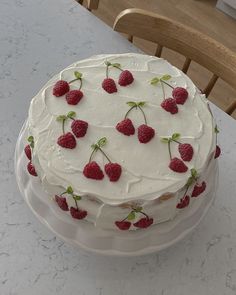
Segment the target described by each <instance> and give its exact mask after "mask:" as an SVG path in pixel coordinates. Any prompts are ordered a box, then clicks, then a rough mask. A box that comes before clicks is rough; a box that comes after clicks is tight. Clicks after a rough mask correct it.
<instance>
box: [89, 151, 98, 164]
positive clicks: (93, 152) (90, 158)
mask: <svg viewBox="0 0 236 295" xmlns="http://www.w3.org/2000/svg"><path fill="white" fill-rule="evenodd" d="M97 149H98V148H97V147H95V148H94V149H93V151H92V153H91V155H90V157H89V163H90V162H91V160H92V157H93V155H94V154H95V153H96V151H97Z"/></svg>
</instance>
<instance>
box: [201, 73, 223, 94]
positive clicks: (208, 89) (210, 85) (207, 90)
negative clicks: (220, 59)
mask: <svg viewBox="0 0 236 295" xmlns="http://www.w3.org/2000/svg"><path fill="white" fill-rule="evenodd" d="M218 78H219V77H218V76H217V75H215V74H213V76H212V77H211V80H210V81H209V83H208V84H207V86H206V88H205V89H204V90H203V93H205V95H206V97H208V95H209V94H210V93H211V90H212V89H213V87H214V86H215V84H216V81H217V80H218Z"/></svg>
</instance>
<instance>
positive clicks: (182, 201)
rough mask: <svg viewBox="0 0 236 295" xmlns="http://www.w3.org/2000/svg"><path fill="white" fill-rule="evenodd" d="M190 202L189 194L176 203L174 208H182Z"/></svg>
mask: <svg viewBox="0 0 236 295" xmlns="http://www.w3.org/2000/svg"><path fill="white" fill-rule="evenodd" d="M189 202H190V197H189V196H184V197H183V198H182V199H181V200H180V202H179V203H178V204H177V205H176V208H178V209H183V208H185V207H187V206H188V205H189Z"/></svg>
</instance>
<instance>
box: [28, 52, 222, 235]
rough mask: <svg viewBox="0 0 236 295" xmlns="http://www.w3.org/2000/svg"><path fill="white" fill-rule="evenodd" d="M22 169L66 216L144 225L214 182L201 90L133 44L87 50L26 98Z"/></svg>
mask: <svg viewBox="0 0 236 295" xmlns="http://www.w3.org/2000/svg"><path fill="white" fill-rule="evenodd" d="M27 128H28V134H29V137H28V143H26V146H25V154H26V157H27V158H28V159H29V162H28V164H27V167H26V169H27V170H28V172H29V173H30V176H32V177H35V181H39V182H40V183H41V185H42V187H43V189H44V190H45V197H48V195H50V196H51V202H52V205H53V206H54V207H55V208H56V209H55V210H59V211H60V213H61V214H68V215H70V216H71V218H72V219H73V220H74V222H77V223H78V226H79V224H82V223H83V222H89V223H90V224H91V225H93V226H95V227H97V228H100V229H103V230H115V231H121V230H122V231H132V230H137V229H138V230H145V229H146V228H148V227H150V226H158V224H160V223H162V222H168V221H171V220H173V219H174V218H176V216H177V215H179V214H182V212H183V211H186V210H190V208H191V207H193V206H199V205H200V204H201V202H202V200H203V199H204V198H207V197H208V195H209V194H210V193H211V192H213V191H214V186H215V178H216V174H217V173H216V172H217V160H216V159H217V157H218V156H219V154H220V148H219V146H218V145H217V133H218V128H217V126H216V125H215V123H214V119H213V116H212V113H211V111H210V108H209V105H208V102H207V100H206V98H205V95H204V94H202V93H201V92H200V90H198V89H197V87H196V86H195V85H194V84H193V82H192V81H191V80H190V79H189V78H188V77H187V76H186V75H185V74H184V73H183V72H181V71H180V70H178V69H177V68H176V67H174V66H172V65H171V64H169V63H168V62H167V61H165V60H164V59H161V58H157V57H153V56H147V55H142V54H133V53H128V54H110V55H97V56H93V57H91V58H88V59H85V60H81V61H78V62H76V63H74V64H72V65H71V66H69V67H67V68H66V69H64V70H63V71H61V72H60V73H59V74H57V75H55V76H54V77H53V78H52V79H51V80H50V81H49V82H48V83H47V84H46V85H45V86H44V87H43V88H42V89H41V90H40V91H39V93H38V94H37V95H36V96H35V97H34V98H33V99H32V101H31V104H30V108H29V117H28V122H27Z"/></svg>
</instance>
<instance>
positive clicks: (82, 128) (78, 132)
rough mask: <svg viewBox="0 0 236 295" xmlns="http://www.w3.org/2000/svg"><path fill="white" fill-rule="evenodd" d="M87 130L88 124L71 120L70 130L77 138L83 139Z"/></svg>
mask: <svg viewBox="0 0 236 295" xmlns="http://www.w3.org/2000/svg"><path fill="white" fill-rule="evenodd" d="M87 129H88V123H87V122H85V121H82V120H73V122H72V124H71V130H72V132H73V133H74V135H75V136H76V137H77V138H79V137H84V136H85V134H86V132H87Z"/></svg>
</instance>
